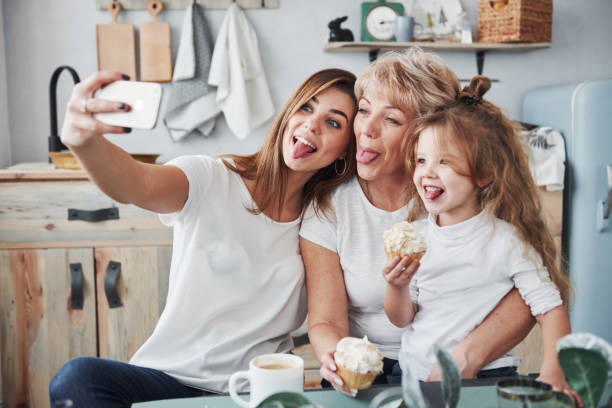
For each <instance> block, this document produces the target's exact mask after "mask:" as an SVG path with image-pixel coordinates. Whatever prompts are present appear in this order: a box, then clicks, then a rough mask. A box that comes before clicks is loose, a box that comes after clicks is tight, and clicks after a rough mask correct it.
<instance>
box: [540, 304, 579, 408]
mask: <svg viewBox="0 0 612 408" xmlns="http://www.w3.org/2000/svg"><path fill="white" fill-rule="evenodd" d="M536 320H537V322H538V324H539V325H540V327H541V329H542V350H543V357H542V367H541V368H540V376H539V377H538V380H540V381H543V382H546V383H548V384H550V385H551V386H552V387H553V390H555V391H562V392H564V393H566V394H567V395H569V396H570V397H572V399H573V400H574V401H576V402H577V403H578V405H579V406H582V401H581V400H580V397H579V396H578V394H576V392H575V391H574V390H573V389H572V388H571V387H570V386H569V384H568V383H567V381H565V375H564V374H563V370H562V369H561V365H560V364H559V356H558V355H557V340H559V339H560V338H561V337H563V336H565V335H567V334H569V333H570V331H571V330H570V323H569V318H568V317H567V311H566V310H565V307H564V306H557V307H555V308H554V309H551V310H549V311H548V312H546V313H544V314H541V315H538V316H536Z"/></svg>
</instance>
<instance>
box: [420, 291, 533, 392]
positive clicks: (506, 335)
mask: <svg viewBox="0 0 612 408" xmlns="http://www.w3.org/2000/svg"><path fill="white" fill-rule="evenodd" d="M534 324H535V320H534V318H533V317H532V316H531V311H530V310H529V307H528V306H527V305H526V304H525V302H524V301H523V299H522V298H521V295H520V294H519V292H518V290H517V289H512V290H511V291H510V293H508V294H507V295H506V296H505V297H504V298H503V299H502V301H501V302H500V303H499V304H498V305H497V307H496V308H495V309H493V311H492V312H491V313H489V315H488V316H487V317H486V319H485V320H484V321H483V322H482V323H481V324H480V325H479V326H478V327H477V328H476V329H474V330H473V331H472V332H471V333H470V334H469V335H468V336H467V337H466V338H465V339H463V341H461V343H459V344H458V345H457V346H456V347H455V348H454V349H453V351H452V353H451V354H452V355H453V357H454V358H455V362H456V363H457V365H458V366H459V370H460V371H461V377H462V378H475V377H476V374H478V371H480V369H481V368H482V367H484V366H485V365H487V364H489V363H490V362H491V361H493V360H495V359H497V358H499V357H500V356H502V355H503V354H504V353H506V352H507V351H509V350H510V349H512V348H513V347H514V346H516V345H517V344H518V343H520V342H521V341H522V340H523V339H524V338H525V336H527V334H529V331H530V330H531V328H532V327H533V325H534ZM427 380H428V381H439V380H440V371H439V369H438V368H436V369H434V371H432V373H431V374H430V375H429V377H428V378H427Z"/></svg>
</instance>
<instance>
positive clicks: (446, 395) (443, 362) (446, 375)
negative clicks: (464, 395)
mask: <svg viewBox="0 0 612 408" xmlns="http://www.w3.org/2000/svg"><path fill="white" fill-rule="evenodd" d="M434 351H435V353H436V358H437V359H438V365H439V366H440V372H441V374H442V375H441V376H442V399H443V400H444V407H445V408H455V407H456V406H457V404H458V403H459V394H460V393H461V373H460V372H459V367H457V364H456V363H455V360H454V359H453V357H452V356H451V355H450V354H449V353H448V352H447V351H446V350H444V349H442V348H440V347H438V345H437V344H435V345H434Z"/></svg>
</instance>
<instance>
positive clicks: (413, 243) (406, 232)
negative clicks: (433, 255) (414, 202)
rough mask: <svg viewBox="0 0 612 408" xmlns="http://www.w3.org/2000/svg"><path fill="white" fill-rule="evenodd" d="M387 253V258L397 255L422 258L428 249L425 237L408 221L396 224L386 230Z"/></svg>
mask: <svg viewBox="0 0 612 408" xmlns="http://www.w3.org/2000/svg"><path fill="white" fill-rule="evenodd" d="M384 239H385V255H387V260H389V261H390V260H391V259H393V258H395V257H396V256H398V255H399V256H400V257H401V256H409V257H410V258H412V260H420V259H421V258H422V257H423V255H425V252H426V251H427V244H426V243H425V240H424V239H423V237H421V236H420V235H418V234H417V232H416V231H415V230H414V228H412V224H410V223H409V222H408V221H402V222H398V223H397V224H395V225H394V226H393V227H392V228H391V229H390V230H387V231H385V233H384Z"/></svg>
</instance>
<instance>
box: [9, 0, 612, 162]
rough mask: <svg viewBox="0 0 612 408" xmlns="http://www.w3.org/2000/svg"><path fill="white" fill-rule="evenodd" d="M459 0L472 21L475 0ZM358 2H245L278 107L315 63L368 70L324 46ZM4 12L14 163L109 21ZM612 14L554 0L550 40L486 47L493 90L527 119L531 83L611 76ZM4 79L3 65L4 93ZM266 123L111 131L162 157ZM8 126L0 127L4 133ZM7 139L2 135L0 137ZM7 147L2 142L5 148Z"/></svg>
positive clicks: (71, 9) (68, 7)
mask: <svg viewBox="0 0 612 408" xmlns="http://www.w3.org/2000/svg"><path fill="white" fill-rule="evenodd" d="M461 1H462V4H463V6H464V8H465V9H466V10H467V11H468V14H469V16H470V19H471V20H472V23H473V25H474V27H475V26H476V21H477V14H476V12H477V4H476V3H477V2H476V0H461ZM360 4H361V2H360V1H356V0H334V1H327V0H308V1H305V0H280V8H278V9H272V10H247V11H246V14H247V16H248V18H249V19H250V20H251V22H252V24H253V25H254V27H255V29H256V31H257V33H258V36H259V46H260V52H261V55H262V60H263V63H264V67H265V69H266V74H267V78H268V82H269V84H270V89H271V92H272V97H273V100H274V103H275V105H276V106H277V107H278V106H280V105H281V104H282V103H283V102H284V100H285V99H286V98H287V97H288V96H289V95H290V94H291V92H292V91H293V89H294V88H295V87H296V86H297V85H298V84H299V83H300V82H301V81H302V80H303V79H305V78H306V77H307V76H308V75H309V74H310V73H312V72H313V71H315V70H317V69H321V68H325V67H340V68H345V69H349V70H351V71H353V72H355V73H356V74H360V73H361V72H363V70H364V69H365V67H366V66H367V64H368V56H367V53H325V52H323V46H324V43H325V39H326V36H327V33H328V29H327V23H328V22H329V21H330V20H331V19H333V18H335V17H339V16H342V15H348V16H349V19H348V21H347V22H346V23H344V24H343V25H344V26H346V27H347V28H350V29H351V30H352V31H353V33H354V35H355V36H356V38H358V37H359V30H360V15H359V14H360ZM224 14H225V11H223V10H209V11H207V12H206V16H207V19H208V21H209V23H210V25H211V27H212V30H213V33H216V32H217V30H218V28H219V26H220V24H221V21H222V19H223V17H224ZM182 16H183V12H182V11H178V10H177V11H165V12H162V14H161V15H160V20H162V21H168V22H170V23H171V26H172V39H173V54H174V55H176V51H177V49H178V39H179V36H180V25H181V22H182ZM3 17H4V26H3V30H4V36H5V39H7V41H9V42H8V43H7V44H6V47H5V50H4V52H5V60H6V77H7V89H8V101H10V103H9V106H8V112H9V117H10V121H9V123H10V135H11V148H12V150H11V153H12V155H11V156H10V160H11V162H12V163H13V164H14V163H20V162H23V161H42V160H45V159H46V153H47V137H48V136H49V102H48V84H49V78H50V76H51V73H52V72H53V70H54V69H55V68H56V67H57V66H59V65H64V64H68V65H71V66H73V67H74V68H75V69H76V70H77V72H78V73H79V74H80V75H81V77H86V76H87V75H89V74H90V73H92V72H93V71H94V70H95V69H96V66H97V60H96V34H95V25H96V24H100V23H107V22H109V21H110V16H109V15H108V13H107V12H104V11H99V10H97V9H96V8H95V2H94V0H80V1H74V0H53V1H39V0H9V1H4V16H3ZM149 20H150V17H149V15H148V13H147V12H146V11H144V10H143V11H129V12H122V14H120V15H119V21H120V22H129V23H132V24H135V26H136V27H138V25H139V24H140V23H141V22H145V21H149ZM611 20H612V1H611V0H589V1H588V2H584V1H575V0H555V2H554V16H553V39H552V46H551V47H550V48H548V49H543V50H535V51H529V52H511V53H504V52H491V53H489V54H488V55H487V57H486V61H485V65H484V74H486V75H489V76H491V77H493V78H498V79H500V82H499V83H495V84H494V85H493V89H492V90H491V91H490V93H489V94H488V96H489V98H490V99H491V100H492V101H494V102H496V103H498V104H500V105H501V106H502V107H503V108H505V109H506V111H507V112H508V113H509V114H510V116H512V117H514V118H516V119H520V109H521V103H522V98H523V96H524V95H525V93H526V92H527V91H528V90H529V89H532V88H535V87H538V86H542V85H547V84H553V83H563V82H577V81H582V80H586V79H592V78H604V77H612V53H611V52H610V50H611V48H610V38H612V24H610V22H611ZM347 23H348V24H347ZM0 35H1V33H0ZM9 39H10V40H9ZM441 55H442V56H443V57H444V59H445V60H446V61H447V63H448V64H449V65H450V66H451V68H453V69H454V70H455V71H456V72H457V74H458V75H459V77H464V78H465V77H467V78H469V77H471V76H472V75H474V74H475V73H476V63H475V56H474V54H473V53H470V52H445V53H442V54H441ZM1 61H2V57H0V62H1ZM3 86H4V81H3V80H2V68H1V64H0V95H1V94H2V93H1V90H2V87H3ZM71 87H72V80H71V78H70V76H69V75H68V73H64V74H63V75H62V78H61V79H60V83H59V88H60V89H59V90H58V110H59V113H58V114H59V116H60V118H61V117H63V114H64V112H63V111H64V106H65V104H66V101H67V100H68V98H69V92H70V89H71ZM0 107H1V98H0ZM0 115H1V112H0ZM0 119H1V116H0ZM2 123H5V121H4V120H2ZM267 125H268V124H266V125H264V126H262V127H260V128H258V129H257V130H256V131H255V132H254V133H253V134H252V135H251V136H249V138H247V139H246V140H245V141H238V140H237V139H236V138H235V137H234V136H233V135H232V134H231V133H230V132H229V130H228V128H227V126H226V124H225V123H224V121H223V120H220V121H219V123H218V127H217V129H216V130H215V132H214V134H213V136H212V137H210V138H208V139H205V138H202V137H190V138H189V139H187V140H185V141H183V142H180V143H173V142H172V141H171V140H170V138H169V137H168V135H167V133H166V131H165V129H164V128H163V126H161V125H159V126H158V127H157V128H156V129H155V130H154V131H152V132H145V131H134V132H133V133H132V134H130V135H124V136H113V137H112V140H114V141H116V142H117V143H118V144H119V145H121V146H122V147H124V148H125V149H127V150H128V151H130V152H146V153H163V156H162V158H161V159H162V160H167V159H169V158H172V157H175V156H178V155H180V154H186V153H209V154H216V153H220V152H234V153H247V152H252V151H254V150H256V149H257V148H258V147H259V146H260V144H261V141H262V139H263V136H264V133H265V131H266V127H267ZM2 126H5V125H2ZM2 126H0V133H4V132H2ZM60 128H61V119H60ZM2 141H3V139H2V135H0V143H2ZM3 146H4V145H0V149H2V148H3ZM0 157H2V156H0ZM5 160H6V159H5ZM0 163H2V162H0Z"/></svg>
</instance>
